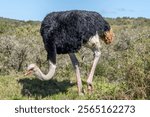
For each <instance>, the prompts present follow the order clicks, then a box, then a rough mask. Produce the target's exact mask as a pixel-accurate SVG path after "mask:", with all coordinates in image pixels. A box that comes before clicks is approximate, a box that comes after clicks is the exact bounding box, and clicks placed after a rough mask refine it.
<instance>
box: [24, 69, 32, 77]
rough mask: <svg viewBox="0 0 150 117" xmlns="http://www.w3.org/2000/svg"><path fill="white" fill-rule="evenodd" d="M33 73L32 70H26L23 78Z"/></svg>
mask: <svg viewBox="0 0 150 117" xmlns="http://www.w3.org/2000/svg"><path fill="white" fill-rule="evenodd" d="M32 72H33V70H28V71H26V73H25V74H24V75H25V76H27V75H30V74H31V73H32Z"/></svg>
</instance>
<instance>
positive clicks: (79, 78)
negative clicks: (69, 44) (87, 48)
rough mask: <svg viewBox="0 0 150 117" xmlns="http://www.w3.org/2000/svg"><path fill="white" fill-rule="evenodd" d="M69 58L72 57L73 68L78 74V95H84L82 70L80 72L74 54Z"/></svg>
mask: <svg viewBox="0 0 150 117" xmlns="http://www.w3.org/2000/svg"><path fill="white" fill-rule="evenodd" d="M69 56H70V59H71V62H72V64H73V67H74V69H75V72H76V79H77V87H78V94H79V95H83V89H82V81H81V77H80V70H79V62H78V60H77V58H76V56H75V54H74V53H70V54H69Z"/></svg>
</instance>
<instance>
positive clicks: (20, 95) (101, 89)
mask: <svg viewBox="0 0 150 117" xmlns="http://www.w3.org/2000/svg"><path fill="white" fill-rule="evenodd" d="M72 79H73V78H72ZM102 79H103V78H102ZM102 79H100V78H98V77H96V78H95V81H94V89H95V91H94V93H93V94H92V95H89V94H87V93H85V95H84V96H78V94H77V85H76V82H75V81H72V83H70V79H69V78H68V79H62V78H56V79H52V80H50V81H40V80H38V79H36V78H34V77H32V76H31V77H24V76H23V75H22V76H21V75H20V74H18V75H14V76H10V75H8V76H1V77H0V99H13V100H26V99H31V100H32V99H33V100H34V99H36V100H40V99H44V100H45V99H50V100H55V99H57V100H70V99H75V100H78V99H93V100H95V99H105V98H108V97H105V94H111V96H112V97H109V98H110V99H111V98H113V95H114V96H115V94H116V93H117V91H118V90H119V87H118V86H117V85H116V84H115V83H108V82H107V81H105V80H104V79H103V80H102ZM83 87H84V89H85V91H86V90H87V87H86V82H85V79H83Z"/></svg>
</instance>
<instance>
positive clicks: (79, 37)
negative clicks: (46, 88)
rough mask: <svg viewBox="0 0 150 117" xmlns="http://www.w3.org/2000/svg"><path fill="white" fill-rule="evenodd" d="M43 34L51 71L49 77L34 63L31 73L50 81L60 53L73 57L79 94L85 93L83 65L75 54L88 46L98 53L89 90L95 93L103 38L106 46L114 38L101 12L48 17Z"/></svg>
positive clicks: (69, 12) (89, 79)
mask: <svg viewBox="0 0 150 117" xmlns="http://www.w3.org/2000/svg"><path fill="white" fill-rule="evenodd" d="M40 31H41V36H42V37H43V42H44V45H45V49H46V51H47V58H48V61H49V72H48V73H47V75H45V74H43V73H42V71H41V70H40V69H39V67H37V66H36V65H35V64H31V65H29V66H28V68H27V70H28V72H27V74H28V73H31V72H33V73H34V75H35V76H36V77H37V78H39V79H40V80H50V79H51V78H52V77H53V76H54V73H55V69H56V54H69V56H70V59H71V61H72V64H73V66H74V69H75V72H76V79H77V87H78V93H79V94H82V93H83V89H82V81H81V78H80V70H79V63H78V60H77V58H76V56H75V53H76V52H78V51H79V50H80V48H81V47H82V46H85V47H88V48H90V49H91V50H92V51H93V52H94V61H93V65H92V68H91V71H90V73H89V76H88V79H87V85H88V90H89V91H90V92H91V91H92V90H93V86H92V80H93V75H94V71H95V68H96V65H97V63H98V60H99V58H100V55H101V52H100V47H101V43H100V39H102V40H103V41H104V42H105V43H106V44H109V43H111V42H112V39H113V32H112V30H111V28H110V25H109V24H108V23H107V22H106V21H105V20H104V19H103V17H102V16H101V15H100V14H99V13H97V12H92V11H83V10H72V11H63V12H52V13H50V14H48V15H47V16H46V17H45V18H44V20H43V21H42V24H41V30H40Z"/></svg>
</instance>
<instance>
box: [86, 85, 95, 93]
mask: <svg viewBox="0 0 150 117" xmlns="http://www.w3.org/2000/svg"><path fill="white" fill-rule="evenodd" d="M87 90H88V93H89V94H92V93H93V92H94V88H93V85H92V84H89V83H88V85H87Z"/></svg>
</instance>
